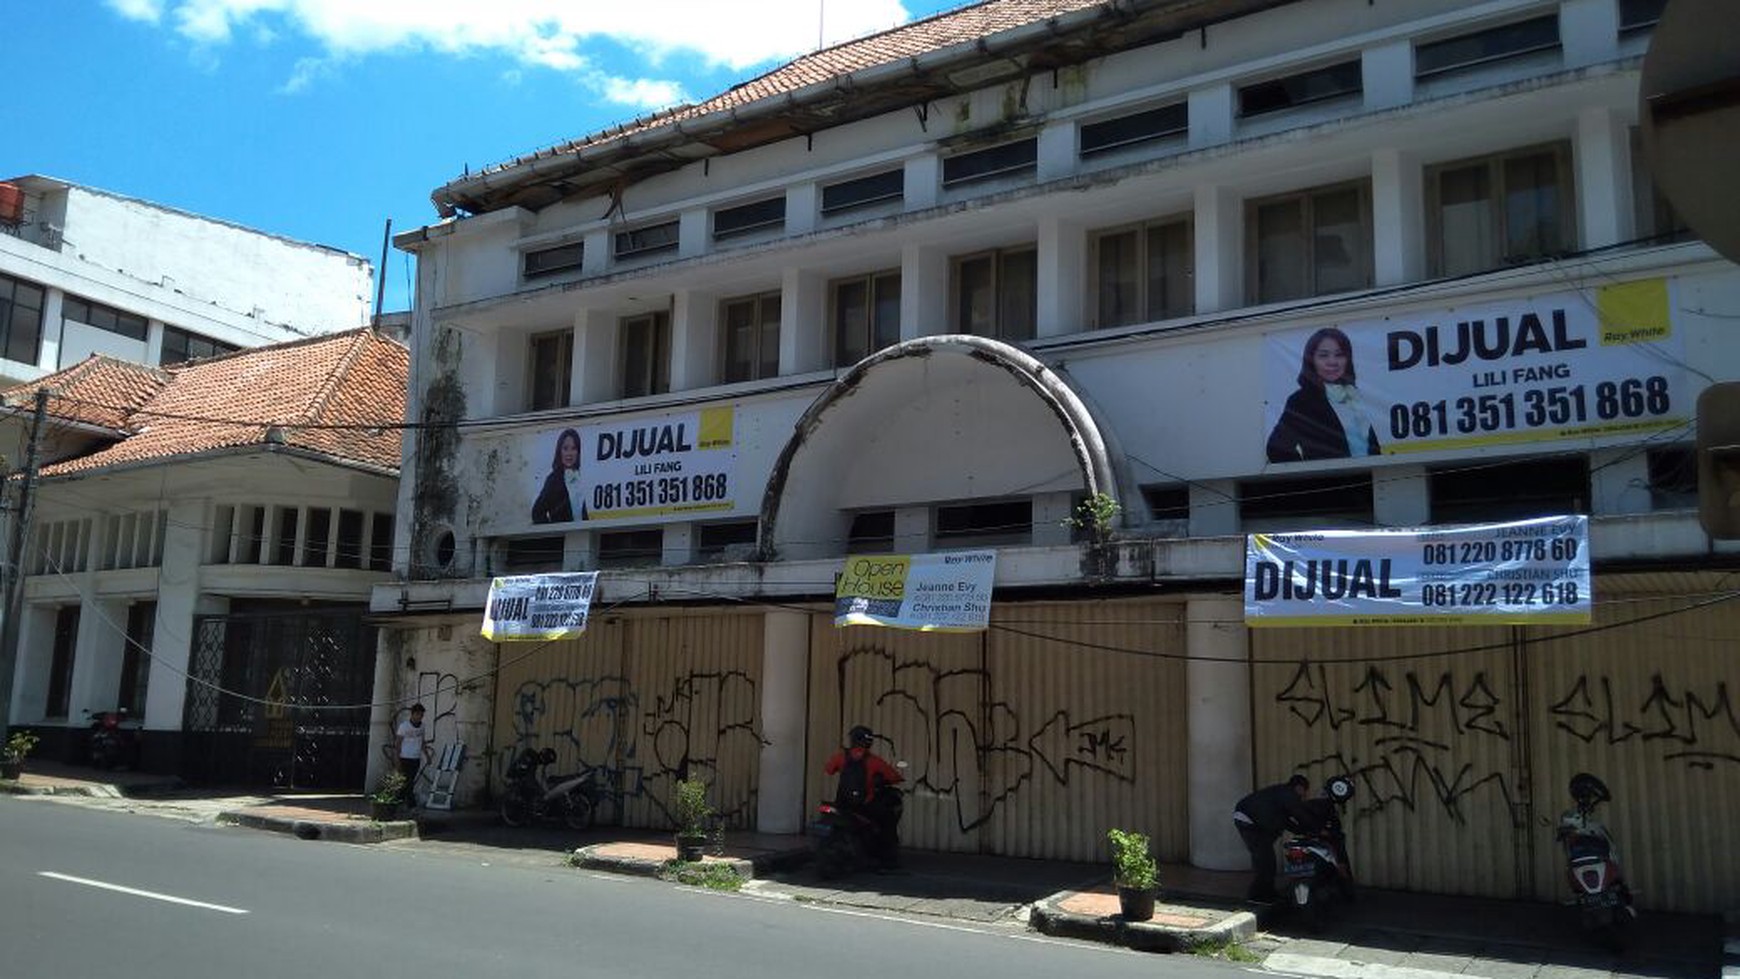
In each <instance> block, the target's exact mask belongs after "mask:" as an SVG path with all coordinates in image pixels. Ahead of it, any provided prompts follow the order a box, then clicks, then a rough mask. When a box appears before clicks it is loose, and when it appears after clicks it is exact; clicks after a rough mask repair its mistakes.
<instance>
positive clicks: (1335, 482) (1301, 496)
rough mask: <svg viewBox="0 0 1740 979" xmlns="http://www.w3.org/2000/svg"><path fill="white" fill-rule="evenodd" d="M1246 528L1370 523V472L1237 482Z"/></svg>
mask: <svg viewBox="0 0 1740 979" xmlns="http://www.w3.org/2000/svg"><path fill="white" fill-rule="evenodd" d="M1238 497H1239V520H1240V521H1241V522H1242V523H1243V524H1244V526H1245V529H1247V530H1251V529H1266V528H1275V527H1279V526H1288V527H1295V528H1298V529H1301V530H1303V529H1308V528H1317V529H1327V528H1333V527H1369V526H1371V523H1372V512H1371V506H1372V495H1371V474H1370V473H1346V474H1337V475H1334V476H1308V477H1304V478H1301V479H1264V480H1251V481H1247V482H1241V483H1239V484H1238Z"/></svg>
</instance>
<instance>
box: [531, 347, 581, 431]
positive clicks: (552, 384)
mask: <svg viewBox="0 0 1740 979" xmlns="http://www.w3.org/2000/svg"><path fill="white" fill-rule="evenodd" d="M531 361H532V365H531V370H532V391H531V399H530V403H529V404H528V405H527V407H529V408H531V409H532V410H533V411H537V410H539V409H541V408H562V407H566V406H567V404H568V391H569V387H570V384H571V381H572V380H573V377H574V334H573V333H567V332H564V333H546V334H544V335H543V336H535V337H532V339H531Z"/></svg>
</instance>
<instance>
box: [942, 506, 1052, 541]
mask: <svg viewBox="0 0 1740 979" xmlns="http://www.w3.org/2000/svg"><path fill="white" fill-rule="evenodd" d="M935 539H936V544H937V546H938V547H991V546H996V545H1008V546H1013V545H1021V544H1027V543H1030V542H1031V541H1032V540H1033V501H1032V500H1005V501H1000V502H996V503H963V504H960V505H959V506H939V507H937V508H936V533H935Z"/></svg>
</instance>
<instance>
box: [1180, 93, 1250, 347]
mask: <svg viewBox="0 0 1740 979" xmlns="http://www.w3.org/2000/svg"><path fill="white" fill-rule="evenodd" d="M1194 108H1195V107H1194V106H1192V111H1194ZM1195 224H1196V232H1195V233H1196V311H1197V312H1198V313H1218V312H1220V311H1221V310H1225V309H1236V308H1238V307H1239V306H1242V305H1244V291H1245V290H1244V265H1245V263H1244V255H1243V252H1242V249H1243V247H1244V201H1243V200H1242V199H1241V198H1240V197H1239V195H1238V194H1236V193H1234V192H1233V191H1232V190H1231V189H1230V188H1227V187H1216V186H1213V185H1210V184H1204V185H1202V186H1199V187H1197V188H1196V220H1195Z"/></svg>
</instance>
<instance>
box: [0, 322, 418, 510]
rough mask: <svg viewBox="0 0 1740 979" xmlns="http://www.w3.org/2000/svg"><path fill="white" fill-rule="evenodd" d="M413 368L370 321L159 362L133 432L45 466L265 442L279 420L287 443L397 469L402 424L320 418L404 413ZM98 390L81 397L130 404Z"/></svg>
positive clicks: (380, 418) (129, 416)
mask: <svg viewBox="0 0 1740 979" xmlns="http://www.w3.org/2000/svg"><path fill="white" fill-rule="evenodd" d="M409 371H410V353H409V351H407V350H406V349H405V347H404V346H403V345H401V344H399V343H396V342H394V341H392V340H388V339H385V338H383V337H380V336H378V335H376V334H375V333H374V332H373V331H372V330H369V329H366V328H365V329H360V330H350V331H348V332H345V333H335V334H330V335H327V336H321V337H315V338H312V339H308V340H297V341H294V342H291V343H283V344H277V345H275V346H270V347H258V348H255V349H252V350H243V351H240V352H237V353H233V354H225V355H223V356H219V357H213V358H210V359H207V360H200V361H194V362H192V363H189V364H185V365H182V366H179V367H171V368H168V369H167V370H166V371H161V372H158V373H161V374H165V375H167V382H166V383H164V384H163V385H162V386H161V388H160V389H159V390H158V391H156V392H154V396H152V397H150V398H148V399H146V400H145V401H144V402H143V403H140V404H138V405H136V406H133V407H132V408H131V409H130V410H126V411H125V423H126V424H125V426H124V427H125V429H126V430H127V432H128V434H127V435H126V437H125V438H123V439H122V440H121V441H119V442H117V443H115V444H114V445H111V446H108V447H106V448H103V449H101V450H99V451H97V452H94V453H91V454H90V455H86V456H81V457H79V458H76V459H67V460H63V461H60V462H56V463H54V464H52V465H48V466H44V467H43V470H42V473H43V475H44V476H57V475H69V474H73V473H80V472H89V471H92V470H96V469H101V468H105V467H108V466H117V465H125V464H128V463H140V462H149V461H153V460H163V459H170V458H175V457H182V456H191V455H198V454H200V453H204V452H211V451H214V450H219V449H226V448H234V447H240V446H250V445H262V444H266V441H267V438H266V433H267V430H268V429H270V428H274V427H276V428H279V429H281V430H282V432H283V436H284V444H286V445H290V446H294V447H297V448H301V449H305V450H308V451H312V452H319V453H323V454H326V455H330V456H333V457H334V458H336V459H340V460H343V461H347V462H353V463H361V464H364V465H370V466H379V467H381V468H385V469H392V470H395V471H396V470H397V469H398V468H399V447H400V438H401V430H400V429H398V428H396V427H387V428H381V429H373V428H367V429H365V428H355V429H346V428H336V429H334V428H321V427H317V426H322V425H341V426H342V425H369V424H372V423H380V424H384V425H388V426H392V425H395V424H396V423H398V422H400V421H402V420H403V418H404V414H405V389H406V384H407V380H408V378H409ZM8 394H10V392H8ZM88 400H89V401H91V402H98V403H97V404H95V405H90V404H81V405H79V407H81V408H86V409H91V410H96V409H99V408H101V409H114V410H117V411H119V410H122V409H123V408H124V407H125V406H122V405H119V404H115V403H105V402H102V400H101V399H99V398H90V399H88ZM117 427H122V426H117Z"/></svg>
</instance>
